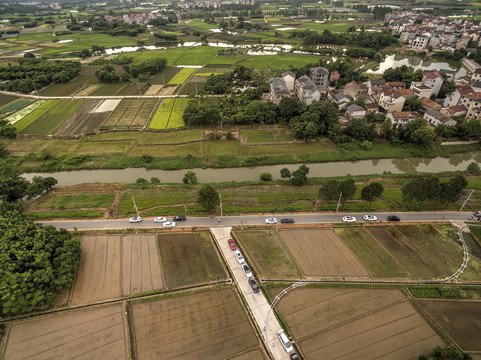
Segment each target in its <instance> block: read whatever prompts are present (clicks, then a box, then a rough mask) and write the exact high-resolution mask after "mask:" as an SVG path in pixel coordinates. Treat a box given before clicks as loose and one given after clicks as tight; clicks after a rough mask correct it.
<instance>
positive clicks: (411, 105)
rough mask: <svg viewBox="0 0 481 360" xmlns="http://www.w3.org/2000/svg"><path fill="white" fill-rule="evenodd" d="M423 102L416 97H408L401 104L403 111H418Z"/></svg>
mask: <svg viewBox="0 0 481 360" xmlns="http://www.w3.org/2000/svg"><path fill="white" fill-rule="evenodd" d="M422 106H423V103H422V102H421V100H419V99H418V98H417V97H415V96H413V97H409V98H407V99H406V101H405V102H404V105H403V111H418V110H420V109H422Z"/></svg>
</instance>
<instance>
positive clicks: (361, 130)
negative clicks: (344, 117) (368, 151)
mask: <svg viewBox="0 0 481 360" xmlns="http://www.w3.org/2000/svg"><path fill="white" fill-rule="evenodd" d="M374 127H375V125H374V124H372V125H368V124H367V122H366V120H365V119H352V120H351V121H349V124H348V125H347V126H346V128H345V129H344V131H343V133H344V135H347V136H349V137H350V138H352V139H355V140H359V141H364V140H373V139H374V138H375V136H376V135H377V133H376V130H375V129H374Z"/></svg>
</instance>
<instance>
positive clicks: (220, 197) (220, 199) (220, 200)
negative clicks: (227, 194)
mask: <svg viewBox="0 0 481 360" xmlns="http://www.w3.org/2000/svg"><path fill="white" fill-rule="evenodd" d="M219 202H220V216H222V196H221V194H220V193H219Z"/></svg>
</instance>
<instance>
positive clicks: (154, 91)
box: [145, 85, 164, 96]
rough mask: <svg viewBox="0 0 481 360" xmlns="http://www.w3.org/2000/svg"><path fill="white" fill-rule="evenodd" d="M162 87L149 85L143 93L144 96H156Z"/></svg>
mask: <svg viewBox="0 0 481 360" xmlns="http://www.w3.org/2000/svg"><path fill="white" fill-rule="evenodd" d="M163 87H164V85H151V86H150V87H149V88H148V89H147V91H146V92H145V95H146V96H152V95H157V94H158V93H159V91H160V90H161V89H162V88H163Z"/></svg>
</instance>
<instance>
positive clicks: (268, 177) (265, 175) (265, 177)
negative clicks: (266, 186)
mask: <svg viewBox="0 0 481 360" xmlns="http://www.w3.org/2000/svg"><path fill="white" fill-rule="evenodd" d="M261 181H272V174H271V173H268V172H265V173H262V174H261Z"/></svg>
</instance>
